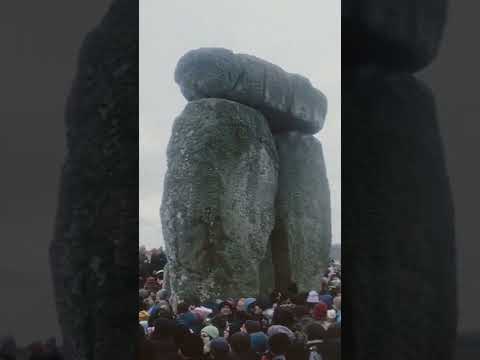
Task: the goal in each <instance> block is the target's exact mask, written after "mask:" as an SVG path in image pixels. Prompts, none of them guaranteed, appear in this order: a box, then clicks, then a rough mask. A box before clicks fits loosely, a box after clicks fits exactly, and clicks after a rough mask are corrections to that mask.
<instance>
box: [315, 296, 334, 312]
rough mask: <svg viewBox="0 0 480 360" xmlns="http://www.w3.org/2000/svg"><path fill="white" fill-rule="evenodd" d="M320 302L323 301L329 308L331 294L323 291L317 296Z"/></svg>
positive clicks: (330, 306)
mask: <svg viewBox="0 0 480 360" xmlns="http://www.w3.org/2000/svg"><path fill="white" fill-rule="evenodd" d="M318 298H319V299H320V301H321V302H323V303H324V304H325V305H327V307H328V308H329V309H331V308H332V305H333V296H332V295H331V294H329V293H324V294H321V295H319V296H318Z"/></svg>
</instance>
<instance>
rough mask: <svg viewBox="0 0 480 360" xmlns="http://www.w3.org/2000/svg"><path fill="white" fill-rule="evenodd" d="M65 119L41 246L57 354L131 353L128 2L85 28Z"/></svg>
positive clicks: (133, 70)
mask: <svg viewBox="0 0 480 360" xmlns="http://www.w3.org/2000/svg"><path fill="white" fill-rule="evenodd" d="M65 122H66V128H67V153H66V156H65V161H64V166H63V170H62V175H61V187H60V192H59V203H58V211H57V220H56V229H55V235H54V239H53V241H52V243H51V246H50V260H51V269H52V275H53V283H54V289H55V297H56V304H57V312H58V315H59V321H60V326H61V331H62V336H63V348H64V351H65V357H66V358H67V359H69V360H71V359H75V360H91V359H95V360H101V359H103V360H111V359H117V360H122V359H124V360H127V359H128V360H131V359H134V358H135V356H136V355H135V349H136V339H137V332H138V326H137V323H138V315H137V312H136V309H137V304H138V295H137V291H138V287H137V286H138V278H137V271H138V2H135V1H131V0H116V1H114V2H113V4H112V5H111V7H110V9H109V11H108V13H107V14H106V16H105V17H104V18H103V20H102V21H101V23H100V24H99V25H98V26H97V27H96V28H95V30H94V31H92V32H91V33H90V34H88V35H87V37H86V39H85V41H84V43H83V46H82V49H81V51H80V58H79V63H78V70H77V74H76V77H75V80H74V83H73V88H72V90H71V93H70V97H69V99H68V103H67V109H66V119H65ZM39 311H41V309H39Z"/></svg>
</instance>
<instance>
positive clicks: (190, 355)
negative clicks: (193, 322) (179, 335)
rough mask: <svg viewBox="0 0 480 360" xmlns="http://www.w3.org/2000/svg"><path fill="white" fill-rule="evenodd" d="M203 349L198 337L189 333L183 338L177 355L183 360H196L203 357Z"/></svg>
mask: <svg viewBox="0 0 480 360" xmlns="http://www.w3.org/2000/svg"><path fill="white" fill-rule="evenodd" d="M203 347H204V344H203V341H202V339H201V338H200V336H198V335H195V334H190V333H189V334H187V335H185V336H184V338H183V341H182V343H181V344H180V348H179V349H178V355H179V356H180V358H182V359H184V360H186V359H192V360H196V359H198V358H201V357H202V356H203Z"/></svg>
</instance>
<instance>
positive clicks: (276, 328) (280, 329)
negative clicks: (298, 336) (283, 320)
mask: <svg viewBox="0 0 480 360" xmlns="http://www.w3.org/2000/svg"><path fill="white" fill-rule="evenodd" d="M276 334H285V335H287V337H288V338H289V340H290V341H294V340H295V334H294V333H293V331H292V330H290V329H289V328H287V327H286V326H283V325H272V326H270V327H269V328H268V331H267V335H268V337H269V338H271V337H272V336H274V335H276Z"/></svg>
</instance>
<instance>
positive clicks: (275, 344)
mask: <svg viewBox="0 0 480 360" xmlns="http://www.w3.org/2000/svg"><path fill="white" fill-rule="evenodd" d="M289 346H290V338H289V337H288V335H287V334H283V333H278V334H275V335H272V336H271V337H270V338H269V339H268V348H269V349H270V352H271V353H272V354H274V355H285V354H286V353H287V351H288V348H289Z"/></svg>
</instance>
